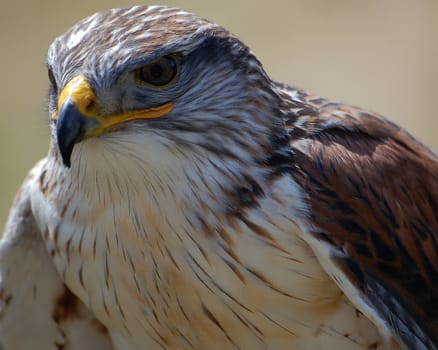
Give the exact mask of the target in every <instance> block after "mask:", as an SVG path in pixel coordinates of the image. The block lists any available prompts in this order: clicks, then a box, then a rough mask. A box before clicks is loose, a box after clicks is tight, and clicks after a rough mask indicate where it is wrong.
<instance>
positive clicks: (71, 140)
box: [56, 101, 86, 168]
mask: <svg viewBox="0 0 438 350" xmlns="http://www.w3.org/2000/svg"><path fill="white" fill-rule="evenodd" d="M85 122H86V117H84V116H83V115H82V114H81V113H80V111H79V110H78V109H77V108H76V106H75V104H74V103H73V102H72V101H67V102H66V103H64V104H63V106H62V107H61V110H60V111H59V113H58V121H57V123H56V136H57V140H58V148H59V152H60V154H61V158H62V162H63V163H64V165H65V166H66V167H68V168H70V166H71V154H72V152H73V148H74V146H75V144H76V143H78V142H80V141H81V140H82V139H83V136H84V131H85V128H84V125H85Z"/></svg>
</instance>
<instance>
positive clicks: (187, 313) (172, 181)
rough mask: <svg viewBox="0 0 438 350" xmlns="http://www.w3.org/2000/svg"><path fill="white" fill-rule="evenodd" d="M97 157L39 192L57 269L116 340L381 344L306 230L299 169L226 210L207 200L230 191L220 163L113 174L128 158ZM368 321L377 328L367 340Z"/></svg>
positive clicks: (43, 183) (184, 344)
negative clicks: (196, 170) (222, 188)
mask: <svg viewBox="0 0 438 350" xmlns="http://www.w3.org/2000/svg"><path fill="white" fill-rule="evenodd" d="M94 146H96V145H94ZM96 147H97V146H96ZM82 156H84V154H82ZM78 157H79V155H78ZM102 158H104V157H102ZM99 159H100V158H96V159H94V162H93V163H90V162H89V160H88V164H93V165H89V166H88V169H87V170H86V171H82V172H77V173H76V174H75V171H76V169H75V168H74V167H73V168H72V169H71V170H69V171H70V173H69V174H67V175H66V176H63V178H64V180H63V181H62V182H57V183H53V182H52V181H51V180H50V179H51V178H53V176H52V175H53V174H50V172H47V173H45V174H44V176H43V178H42V179H40V181H39V187H38V188H34V189H33V191H32V192H33V194H32V196H33V203H34V211H35V213H36V218H37V221H38V222H39V225H40V226H41V232H43V233H44V238H45V241H46V245H47V248H48V250H49V252H51V254H52V256H53V258H54V261H55V265H56V267H57V269H58V271H59V273H60V274H61V276H62V278H63V279H64V281H65V282H66V284H67V285H68V287H69V288H70V289H71V290H72V291H73V292H74V293H75V294H76V295H77V296H78V297H79V298H80V299H81V300H82V301H83V302H84V303H85V304H86V305H87V306H88V307H89V308H90V309H91V310H92V312H93V313H94V314H95V315H96V316H97V318H98V319H99V320H100V321H101V322H102V323H103V324H104V325H105V326H106V327H107V328H108V330H109V332H110V334H111V336H112V338H113V340H114V342H115V344H116V347H118V348H120V349H133V350H134V349H144V348H145V344H147V346H146V348H147V349H163V348H164V349H205V348H206V347H207V344H208V348H212V347H211V344H216V345H215V346H217V349H228V348H229V349H233V348H236V349H289V348H290V347H291V345H293V346H295V347H296V348H300V349H301V348H302V349H319V348H321V349H322V348H325V344H326V343H327V341H331V342H333V345H334V346H335V345H336V347H337V348H338V349H354V348H357V349H361V348H366V346H369V345H370V344H372V342H371V343H370V339H371V340H372V341H374V340H375V341H376V344H378V343H377V340H378V339H379V336H378V335H377V332H376V330H375V329H374V327H373V326H371V325H370V323H369V321H366V320H365V319H364V318H363V317H362V316H361V314H360V313H358V312H356V310H355V308H354V307H353V306H352V305H351V304H350V303H348V302H347V301H346V298H345V297H344V295H343V294H342V293H341V292H340V290H339V289H338V288H337V287H336V285H335V284H334V283H333V281H332V280H331V279H330V278H329V276H328V275H327V274H326V273H325V272H324V271H323V270H322V268H321V267H320V265H319V264H318V262H317V260H316V258H315V256H314V254H313V252H312V251H311V250H310V248H309V247H308V246H307V245H306V243H305V242H304V241H302V240H301V239H300V238H299V232H300V230H305V229H306V228H305V226H303V225H305V222H304V221H302V219H301V217H302V216H303V215H302V214H303V212H304V211H305V209H306V208H305V207H304V205H303V203H304V202H303V200H302V199H301V193H300V190H299V188H298V186H297V185H296V184H294V183H293V181H292V180H291V179H290V178H289V177H284V178H280V179H278V180H277V181H276V183H275V184H272V185H271V187H270V188H269V189H265V192H264V194H263V196H261V197H260V198H258V199H257V205H254V206H253V207H248V208H242V212H240V213H237V212H236V213H233V214H228V215H224V213H222V212H220V211H219V210H218V211H217V212H215V209H216V208H212V207H209V206H207V205H205V206H202V205H201V204H200V202H201V201H205V202H206V203H211V202H213V203H214V198H211V197H212V196H213V197H214V196H217V200H218V201H219V200H223V198H221V197H220V193H218V192H215V191H214V187H215V184H216V185H217V183H216V182H217V179H218V176H219V174H208V173H204V174H200V175H199V178H198V179H191V178H190V173H189V172H188V170H187V168H185V169H184V167H183V166H182V165H181V163H180V164H179V163H178V162H176V161H175V160H174V162H173V166H174V169H173V170H174V171H173V172H169V173H166V171H163V172H162V177H161V178H159V177H155V174H154V172H153V170H152V171H151V172H150V173H148V174H152V175H148V176H138V177H135V174H136V171H137V174H140V173H141V170H139V169H137V170H136V171H134V170H133V169H127V171H126V174H129V176H130V177H125V178H107V177H108V176H109V175H108V174H110V171H111V167H113V166H118V167H121V168H122V169H123V167H124V165H126V164H123V162H122V163H120V162H116V163H114V162H112V163H111V164H110V165H108V164H106V165H105V164H104V163H102V162H101V161H99ZM92 166H94V168H91V167H92ZM179 166H181V168H180V169H177V168H178V167H179ZM99 167H101V168H100V170H101V172H98V171H96V169H98V168H99ZM103 167H106V168H105V169H104V168H103ZM47 168H48V169H57V168H56V167H53V166H48V167H47ZM128 170H129V171H128ZM59 171H65V170H59ZM118 173H119V174H120V171H119V172H118ZM172 173H173V174H177V175H171V174H172ZM90 174H93V175H94V176H95V177H96V178H95V180H94V183H93V179H92V177H90ZM58 175H59V174H58ZM156 175H159V174H156ZM75 176H76V177H75ZM201 177H202V178H203V180H200V178H201ZM81 181H85V183H84V182H81ZM154 181H155V182H154ZM195 183H196V184H197V186H196V187H193V186H194V184H195ZM207 188H209V190H207ZM110 193H111V194H112V195H110ZM117 193H118V195H117ZM114 194H116V195H114ZM212 200H213V201H212ZM79 203H81V205H80V206H79V205H78V204H79ZM286 276H287V277H286ZM352 319H353V320H354V322H352ZM334 321H336V322H334ZM361 332H367V335H366V339H367V343H365V342H364V341H363V340H362V338H361ZM370 333H371V334H374V335H371V336H370ZM350 334H356V335H355V336H351V337H350ZM346 335H347V336H346ZM212 339H213V340H214V341H213V342H212ZM379 346H380V345H379ZM376 348H377V345H376ZM379 349H380V347H379Z"/></svg>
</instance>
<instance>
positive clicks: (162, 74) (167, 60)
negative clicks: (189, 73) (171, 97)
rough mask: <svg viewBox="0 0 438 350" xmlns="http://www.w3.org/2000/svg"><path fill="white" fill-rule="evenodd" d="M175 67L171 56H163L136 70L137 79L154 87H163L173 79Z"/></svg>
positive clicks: (175, 71)
mask: <svg viewBox="0 0 438 350" xmlns="http://www.w3.org/2000/svg"><path fill="white" fill-rule="evenodd" d="M176 73H177V65H176V62H175V59H174V58H173V57H172V56H163V57H161V58H159V59H158V60H156V61H155V62H152V63H150V64H147V65H145V66H143V67H141V68H140V69H138V70H137V79H138V80H139V81H141V82H143V83H148V84H151V85H154V86H164V85H166V84H168V83H170V82H171V81H172V80H173V78H175V76H176Z"/></svg>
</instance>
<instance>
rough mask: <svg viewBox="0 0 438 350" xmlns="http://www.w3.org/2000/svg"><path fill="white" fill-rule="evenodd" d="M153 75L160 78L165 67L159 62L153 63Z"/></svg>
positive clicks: (151, 71) (151, 68)
mask: <svg viewBox="0 0 438 350" xmlns="http://www.w3.org/2000/svg"><path fill="white" fill-rule="evenodd" d="M150 73H151V76H152V77H154V78H159V77H161V76H162V75H163V73H164V69H163V67H161V66H160V65H159V64H153V65H152V66H151V67H150Z"/></svg>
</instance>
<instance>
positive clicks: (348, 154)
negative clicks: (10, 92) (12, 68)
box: [0, 6, 438, 350]
mask: <svg viewBox="0 0 438 350" xmlns="http://www.w3.org/2000/svg"><path fill="white" fill-rule="evenodd" d="M47 67H48V72H49V79H50V102H49V118H50V128H51V143H50V148H49V152H48V155H47V157H46V158H44V159H43V160H41V161H40V162H39V163H38V164H37V165H36V166H35V167H34V168H33V169H32V170H31V171H30V173H29V175H28V177H27V179H26V180H25V181H24V184H23V186H22V188H21V189H20V190H19V191H18V194H17V196H16V198H15V201H14V203H13V206H12V209H11V213H10V217H9V221H8V223H7V225H6V229H5V233H4V236H3V239H2V241H1V243H0V344H1V349H3V350H19V349H25V350H27V349H32V350H34V349H44V350H52V349H54V350H60V349H62V350H79V349H81V350H82V349H117V350H140V349H147V350H156V349H178V350H186V349H213V350H216V349H221V350H223V349H241V350H245V349H251V350H257V349H276V350H282V349H300V350H304V349H307V350H318V349H337V350H347V349H348V350H355V349H356V350H358V349H368V350H370V349H374V350H376V349H378V350H383V349H411V350H413V349H415V350H426V349H428V350H432V349H438V273H437V269H438V267H437V266H438V249H437V247H438V235H437V234H438V157H437V156H436V154H435V153H433V152H432V151H431V150H429V149H428V148H427V147H426V146H424V145H422V144H421V143H420V142H419V141H417V140H416V139H415V138H414V137H412V136H410V134H408V133H407V132H406V131H404V130H403V129H401V128H400V127H398V126H397V125H395V124H393V123H392V122H390V121H388V120H386V119H384V118H383V117H381V116H379V115H376V114H373V113H370V112H367V111H364V110H362V109H359V108H355V107H352V106H348V105H345V104H340V103H334V102H331V101H328V100H326V99H324V98H320V97H317V96H314V95H312V94H309V93H307V92H305V91H303V90H300V89H297V88H294V87H290V86H287V85H285V84H282V83H278V82H275V81H273V80H271V79H270V78H269V76H267V74H266V73H265V71H264V70H263V68H262V65H261V63H260V62H259V61H258V59H257V57H256V56H255V55H254V54H253V53H252V52H251V51H250V49H249V48H248V47H247V46H246V45H245V44H243V43H242V42H241V41H240V40H239V39H238V38H236V37H235V36H234V35H232V34H230V33H229V32H228V31H227V30H226V29H224V28H222V27H221V26H219V25H217V24H214V23H211V22H209V21H207V20H205V19H202V18H199V17H197V16H196V15H193V14H190V13H187V12H184V11H181V10H178V9H173V8H167V7H144V6H138V7H132V8H124V9H114V10H109V11H104V12H100V13H97V14H95V15H93V16H91V17H89V18H86V19H84V20H82V21H81V22H79V23H78V24H76V25H75V26H74V27H73V28H71V29H69V30H68V31H67V32H66V33H65V34H63V35H62V36H60V37H59V38H57V39H56V40H55V41H54V43H53V44H52V45H51V47H50V49H49V52H48V58H47Z"/></svg>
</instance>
